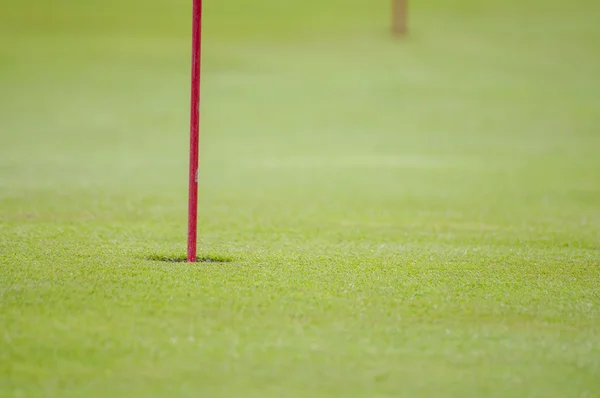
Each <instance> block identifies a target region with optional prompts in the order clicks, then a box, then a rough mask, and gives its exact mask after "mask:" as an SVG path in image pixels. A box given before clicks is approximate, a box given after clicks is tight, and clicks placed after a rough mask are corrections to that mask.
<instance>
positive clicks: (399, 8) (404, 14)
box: [392, 0, 408, 36]
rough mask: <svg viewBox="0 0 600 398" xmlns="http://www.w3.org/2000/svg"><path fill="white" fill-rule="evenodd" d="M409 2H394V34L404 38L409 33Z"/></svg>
mask: <svg viewBox="0 0 600 398" xmlns="http://www.w3.org/2000/svg"><path fill="white" fill-rule="evenodd" d="M407 19H408V0H392V34H393V35H394V36H404V35H405V34H406V33H407V32H408V23H407Z"/></svg>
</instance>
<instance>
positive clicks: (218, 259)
mask: <svg viewBox="0 0 600 398" xmlns="http://www.w3.org/2000/svg"><path fill="white" fill-rule="evenodd" d="M146 260H150V261H160V262H163V263H187V257H186V256H161V255H153V256H149V257H146ZM232 261H233V258H231V257H226V256H221V255H203V256H198V258H197V259H196V262H197V263H230V262H232Z"/></svg>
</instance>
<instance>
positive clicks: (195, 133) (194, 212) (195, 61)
mask: <svg viewBox="0 0 600 398" xmlns="http://www.w3.org/2000/svg"><path fill="white" fill-rule="evenodd" d="M193 1H194V11H193V12H194V18H193V27H192V90H191V94H192V98H191V112H190V173H189V198H188V246H187V260H188V262H192V263H195V262H196V238H197V235H198V147H199V141H200V68H201V59H202V0H193Z"/></svg>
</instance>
